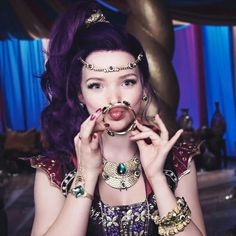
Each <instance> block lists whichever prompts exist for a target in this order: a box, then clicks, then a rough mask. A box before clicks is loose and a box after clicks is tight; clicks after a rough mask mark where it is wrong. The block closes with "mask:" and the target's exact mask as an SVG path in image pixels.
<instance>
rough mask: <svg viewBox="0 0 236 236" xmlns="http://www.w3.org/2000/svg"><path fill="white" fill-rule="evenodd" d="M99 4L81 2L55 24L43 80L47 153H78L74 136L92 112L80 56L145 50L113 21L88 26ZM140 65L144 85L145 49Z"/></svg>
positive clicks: (43, 124)
mask: <svg viewBox="0 0 236 236" xmlns="http://www.w3.org/2000/svg"><path fill="white" fill-rule="evenodd" d="M98 8H99V7H98V5H97V4H96V3H94V2H88V1H86V2H85V1H84V2H80V3H79V4H78V5H76V6H73V7H72V8H71V9H69V10H68V11H67V12H66V13H65V14H64V15H63V16H62V17H61V18H59V20H58V21H57V22H56V24H55V26H54V28H53V31H52V35H51V40H50V45H49V52H48V61H47V63H46V71H45V73H44V74H43V75H42V80H41V86H42V89H43V91H44V93H45V94H46V96H47V98H48V100H49V105H48V106H47V107H46V108H45V109H44V111H43V112H42V114H41V124H42V129H43V133H44V136H45V139H46V143H47V144H48V145H47V146H48V148H47V150H46V152H47V154H48V153H51V154H53V155H56V156H57V157H61V156H65V155H66V156H68V155H69V156H71V155H74V154H75V151H74V142H73V140H74V137H75V135H76V134H77V133H78V132H79V130H80V125H81V123H82V122H83V121H84V120H85V119H86V118H87V117H88V115H89V114H88V111H87V109H86V108H84V107H82V106H81V105H80V102H79V100H78V93H79V92H80V91H81V88H80V84H81V72H82V64H81V62H80V61H79V60H78V58H79V57H82V58H84V59H85V58H86V57H87V56H88V55H89V54H90V53H92V52H94V51H99V50H106V51H111V50H120V51H125V52H128V53H130V54H132V55H133V56H134V58H137V56H138V54H139V53H140V52H144V51H143V48H142V46H141V44H140V43H139V42H138V41H137V39H135V38H134V37H133V36H132V35H130V34H129V33H127V32H126V31H125V30H123V29H121V28H118V27H116V26H114V25H112V24H109V23H96V24H93V25H91V26H89V27H86V26H85V24H84V22H85V20H86V19H87V18H88V17H89V16H90V15H91V14H92V13H93V12H94V10H95V9H98ZM138 66H139V69H140V72H141V74H142V78H143V79H142V83H143V86H147V85H148V79H149V70H148V63H147V59H146V56H145V53H144V58H143V60H142V61H141V63H139V64H138ZM63 159H64V158H63Z"/></svg>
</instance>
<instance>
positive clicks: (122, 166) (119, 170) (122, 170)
mask: <svg viewBox="0 0 236 236" xmlns="http://www.w3.org/2000/svg"><path fill="white" fill-rule="evenodd" d="M126 171H127V168H126V165H125V164H124V163H120V164H119V165H118V167H117V173H118V174H119V175H124V174H125V173H126Z"/></svg>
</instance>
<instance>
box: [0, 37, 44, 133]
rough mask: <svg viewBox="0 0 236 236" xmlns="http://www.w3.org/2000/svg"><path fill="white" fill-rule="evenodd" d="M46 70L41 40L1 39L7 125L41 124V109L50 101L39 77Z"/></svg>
mask: <svg viewBox="0 0 236 236" xmlns="http://www.w3.org/2000/svg"><path fill="white" fill-rule="evenodd" d="M43 70H44V58H43V52H42V42H41V40H33V41H32V40H29V41H26V40H17V39H8V40H4V41H0V83H1V89H2V91H1V92H2V95H3V96H2V97H3V102H2V103H3V109H4V111H5V125H6V127H8V128H12V129H14V130H27V129H31V128H39V126H40V125H39V116H40V112H41V110H42V108H43V107H44V106H45V104H46V100H45V98H44V96H43V94H42V92H41V89H40V80H39V78H38V77H39V76H40V75H41V73H42V72H43Z"/></svg>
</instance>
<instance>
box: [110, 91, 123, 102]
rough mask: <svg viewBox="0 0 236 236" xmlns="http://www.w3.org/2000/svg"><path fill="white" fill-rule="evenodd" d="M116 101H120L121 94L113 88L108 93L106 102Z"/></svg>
mask: <svg viewBox="0 0 236 236" xmlns="http://www.w3.org/2000/svg"><path fill="white" fill-rule="evenodd" d="M117 102H121V94H120V93H119V91H118V90H113V91H111V92H110V93H109V96H108V103H109V104H115V103H117Z"/></svg>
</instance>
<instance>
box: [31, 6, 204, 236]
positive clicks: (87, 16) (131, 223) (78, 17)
mask: <svg viewBox="0 0 236 236" xmlns="http://www.w3.org/2000/svg"><path fill="white" fill-rule="evenodd" d="M42 87H43V90H44V92H45V94H46V96H47V97H48V100H49V105H48V106H47V107H46V109H45V110H44V111H43V113H42V128H43V131H44V135H45V140H46V143H47V148H46V152H45V156H39V157H37V158H32V159H31V163H32V166H33V167H36V168H37V171H36V178H35V189H34V190H35V219H34V224H33V229H32V235H35V236H36V235H69V236H73V235H76V236H78V235H79V236H82V235H89V236H92V235H96V236H100V235H173V234H176V233H178V235H191V236H192V235H205V228H204V223H203V218H202V213H201V209H200V205H199V199H198V193H197V184H196V170H195V166H194V162H191V165H189V164H188V163H190V161H191V158H192V156H193V155H195V154H197V153H198V148H197V147H196V146H193V145H192V146H191V145H188V144H186V143H181V142H179V143H178V144H176V142H177V140H178V139H179V137H180V135H181V133H182V130H179V131H177V132H176V133H175V134H174V135H173V136H172V137H171V138H169V134H168V131H167V128H166V127H165V125H164V123H163V121H162V120H161V118H160V117H159V115H158V114H157V115H156V116H155V117H154V123H155V124H156V127H151V126H150V125H148V124H147V125H144V124H143V121H144V120H145V118H146V113H147V111H148V109H149V105H150V102H151V100H152V101H153V100H155V99H157V98H156V95H155V93H154V92H153V91H152V89H151V87H150V86H149V71H148V64H147V59H146V56H145V53H144V51H143V49H142V47H141V45H140V43H139V42H138V41H137V40H136V39H135V38H134V37H133V36H131V35H129V34H128V33H127V32H125V31H124V30H122V29H118V28H116V27H115V26H113V25H112V24H110V23H109V22H108V21H107V20H106V19H105V17H104V16H103V14H102V13H101V11H100V10H99V9H98V7H97V5H96V4H94V3H88V2H83V3H80V4H79V5H78V6H76V7H74V8H72V9H70V10H69V11H68V12H67V13H65V14H64V16H63V17H62V18H61V19H60V20H59V21H58V23H57V24H56V26H55V27H54V30H53V33H52V38H51V42H50V47H49V58H48V62H47V66H46V72H45V73H44V75H43V77H42ZM132 119H135V121H134V122H133V121H132ZM187 173H188V175H187ZM176 175H177V176H176ZM183 176H184V177H183ZM180 177H183V178H180Z"/></svg>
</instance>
